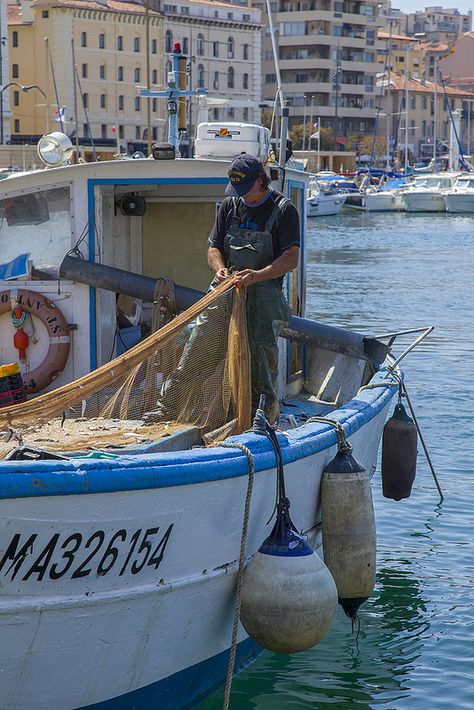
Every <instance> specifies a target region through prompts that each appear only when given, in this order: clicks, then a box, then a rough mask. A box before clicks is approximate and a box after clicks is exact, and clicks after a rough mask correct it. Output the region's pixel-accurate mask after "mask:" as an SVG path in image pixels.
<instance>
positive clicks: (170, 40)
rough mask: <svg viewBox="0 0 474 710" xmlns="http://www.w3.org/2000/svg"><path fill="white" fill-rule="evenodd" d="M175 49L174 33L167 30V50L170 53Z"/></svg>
mask: <svg viewBox="0 0 474 710" xmlns="http://www.w3.org/2000/svg"><path fill="white" fill-rule="evenodd" d="M172 51H173V33H172V32H171V30H166V32H165V52H166V53H167V54H170V52H172Z"/></svg>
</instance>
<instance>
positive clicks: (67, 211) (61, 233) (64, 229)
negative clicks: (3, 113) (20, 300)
mask: <svg viewBox="0 0 474 710" xmlns="http://www.w3.org/2000/svg"><path fill="white" fill-rule="evenodd" d="M16 120H18V119H16ZM16 120H15V128H16ZM18 123H19V122H18ZM18 128H19V126H18ZM0 215H1V219H0V251H1V254H2V260H3V261H5V262H6V261H10V260H11V259H14V258H15V257H16V256H18V244H25V243H26V242H27V243H28V250H29V251H30V253H31V259H32V261H33V263H34V265H35V266H41V265H43V266H45V265H49V266H51V265H59V264H60V263H61V261H62V260H63V258H64V254H65V253H66V252H67V251H68V250H69V249H70V248H71V203H70V196H69V187H60V188H53V189H50V190H41V191H40V192H34V193H30V194H22V195H17V196H16V197H8V198H7V199H4V200H0ZM33 227H34V230H33V231H34V239H31V234H32V228H33Z"/></svg>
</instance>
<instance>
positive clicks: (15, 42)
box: [12, 30, 18, 47]
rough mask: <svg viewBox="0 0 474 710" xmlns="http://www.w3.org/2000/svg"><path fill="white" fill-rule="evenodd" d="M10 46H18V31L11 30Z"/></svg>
mask: <svg viewBox="0 0 474 710" xmlns="http://www.w3.org/2000/svg"><path fill="white" fill-rule="evenodd" d="M12 47H18V32H17V31H16V30H14V31H13V32H12Z"/></svg>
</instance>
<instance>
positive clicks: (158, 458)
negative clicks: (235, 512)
mask: <svg viewBox="0 0 474 710" xmlns="http://www.w3.org/2000/svg"><path fill="white" fill-rule="evenodd" d="M373 381H378V382H381V381H382V375H381V374H380V373H379V374H377V375H376V376H375V377H374V378H373ZM389 382H390V380H389ZM395 391H396V388H395V387H393V386H392V387H384V386H382V387H377V388H376V389H370V390H364V391H362V392H361V393H360V394H359V396H358V399H353V400H351V401H350V402H348V403H347V404H346V405H345V406H344V407H343V408H342V409H338V410H336V411H334V412H331V416H332V418H334V419H337V420H338V421H340V422H341V424H343V425H344V429H345V432H346V435H347V436H351V434H353V433H354V432H356V431H358V430H359V429H360V428H361V427H363V426H364V425H365V424H367V423H368V422H369V421H370V420H371V419H373V418H374V417H375V416H376V415H377V414H379V412H381V411H382V409H383V408H384V407H385V406H387V405H388V404H389V402H390V400H391V399H392V397H393V395H394V394H395ZM234 440H236V441H240V442H241V443H243V444H245V445H246V446H248V448H249V449H250V450H251V452H252V454H253V456H254V462H255V471H256V472H259V471H266V470H268V469H271V468H274V466H275V454H274V451H273V447H272V446H271V444H270V442H269V441H268V439H267V438H266V437H263V436H259V435H257V434H252V433H246V434H242V435H240V436H238V437H235V438H234ZM279 441H280V445H281V449H282V457H283V463H284V464H289V463H291V462H293V461H297V460H299V459H304V458H306V457H307V456H312V455H313V454H315V453H317V452H319V451H323V450H325V449H328V448H330V447H331V446H334V445H335V444H336V443H337V437H336V433H335V430H334V427H332V426H330V425H328V424H322V423H318V422H314V423H310V424H307V425H306V426H301V427H298V428H297V429H294V430H291V431H290V432H288V433H287V434H286V435H283V434H280V435H279ZM246 474H247V458H246V457H245V456H244V454H242V453H241V452H238V453H236V452H235V451H233V450H232V449H224V448H219V447H216V448H212V449H206V448H199V449H191V450H188V451H174V452H163V453H144V454H137V455H128V456H127V455H123V456H119V457H117V458H116V459H80V458H76V459H69V460H65V461H58V460H55V461H35V462H24V461H0V499H8V498H24V497H37V496H52V495H75V494H87V493H110V492H113V491H127V490H144V489H150V488H166V487H169V486H182V485H189V484H195V483H203V482H206V481H216V480H223V479H226V478H235V477H237V476H244V475H246Z"/></svg>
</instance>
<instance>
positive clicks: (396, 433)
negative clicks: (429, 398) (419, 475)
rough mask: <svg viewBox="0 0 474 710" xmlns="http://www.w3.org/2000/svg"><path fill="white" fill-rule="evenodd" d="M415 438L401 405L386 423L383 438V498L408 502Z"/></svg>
mask: <svg viewBox="0 0 474 710" xmlns="http://www.w3.org/2000/svg"><path fill="white" fill-rule="evenodd" d="M417 454H418V436H417V433H416V426H415V424H414V422H413V419H410V417H409V416H408V415H407V413H406V410H405V407H404V406H403V404H401V402H399V403H398V404H397V405H396V406H395V410H394V412H393V415H392V416H391V417H390V419H388V420H387V422H386V424H385V426H384V430H383V437H382V492H383V494H384V496H385V498H393V499H394V500H401V499H402V498H409V497H410V494H411V489H412V486H413V481H414V480H415V475H416V457H417Z"/></svg>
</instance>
